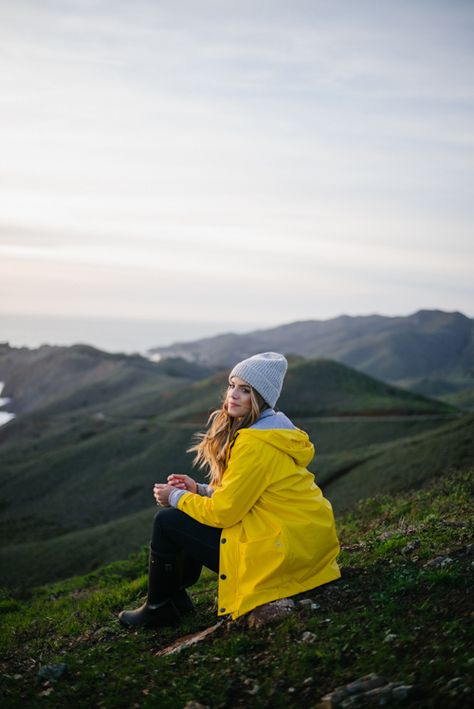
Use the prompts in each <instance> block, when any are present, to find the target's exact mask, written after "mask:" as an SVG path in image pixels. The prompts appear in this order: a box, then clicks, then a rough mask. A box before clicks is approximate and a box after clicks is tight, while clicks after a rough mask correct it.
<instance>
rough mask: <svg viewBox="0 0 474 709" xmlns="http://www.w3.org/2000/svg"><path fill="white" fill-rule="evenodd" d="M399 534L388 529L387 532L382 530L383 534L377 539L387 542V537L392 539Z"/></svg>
mask: <svg viewBox="0 0 474 709" xmlns="http://www.w3.org/2000/svg"><path fill="white" fill-rule="evenodd" d="M396 534H397V532H394V531H387V532H382V534H379V536H378V537H377V539H380V541H382V542H385V541H387V539H391V538H392V537H394V536H395V535H396Z"/></svg>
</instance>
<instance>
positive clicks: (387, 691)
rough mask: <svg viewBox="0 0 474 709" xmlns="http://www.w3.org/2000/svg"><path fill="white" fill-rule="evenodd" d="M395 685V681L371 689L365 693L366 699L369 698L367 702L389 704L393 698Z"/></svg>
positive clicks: (379, 704)
mask: <svg viewBox="0 0 474 709" xmlns="http://www.w3.org/2000/svg"><path fill="white" fill-rule="evenodd" d="M394 686H395V685H394V684H393V682H389V683H388V684H385V685H384V686H383V687H376V688H375V689H369V691H368V692H365V693H364V699H365V700H367V704H369V706H370V704H377V705H378V706H384V705H385V704H388V703H389V702H390V700H391V699H392V689H393V687H394Z"/></svg>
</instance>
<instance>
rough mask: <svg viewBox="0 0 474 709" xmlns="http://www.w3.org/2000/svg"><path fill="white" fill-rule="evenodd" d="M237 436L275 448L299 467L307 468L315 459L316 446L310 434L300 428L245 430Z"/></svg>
mask: <svg viewBox="0 0 474 709" xmlns="http://www.w3.org/2000/svg"><path fill="white" fill-rule="evenodd" d="M237 436H243V437H247V436H250V437H251V438H253V439H254V440H258V441H261V442H262V443H266V444H267V445H269V446H273V447H274V448H276V449H277V450H279V451H280V452H281V453H286V455H289V456H290V458H292V459H293V460H294V461H295V464H296V465H297V466H299V467H302V468H306V466H307V465H309V463H310V462H311V461H312V460H313V458H314V446H313V444H312V443H311V441H310V440H309V437H308V434H307V433H305V431H302V430H301V429H299V428H293V429H267V430H260V429H257V428H243V429H241V430H240V431H239V432H238V433H237Z"/></svg>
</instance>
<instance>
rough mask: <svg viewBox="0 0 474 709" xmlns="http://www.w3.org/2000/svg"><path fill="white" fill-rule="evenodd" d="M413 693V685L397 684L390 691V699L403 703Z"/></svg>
mask: <svg viewBox="0 0 474 709" xmlns="http://www.w3.org/2000/svg"><path fill="white" fill-rule="evenodd" d="M412 691H413V685H411V684H397V685H395V687H393V689H392V697H393V698H394V699H396V700H397V701H403V700H405V699H407V697H409V696H410V694H411V693H412Z"/></svg>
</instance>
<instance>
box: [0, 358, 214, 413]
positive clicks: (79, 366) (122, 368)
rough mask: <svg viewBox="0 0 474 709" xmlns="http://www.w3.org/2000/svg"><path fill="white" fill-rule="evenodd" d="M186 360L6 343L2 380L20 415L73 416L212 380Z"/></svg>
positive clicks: (0, 371) (1, 362)
mask: <svg viewBox="0 0 474 709" xmlns="http://www.w3.org/2000/svg"><path fill="white" fill-rule="evenodd" d="M209 373H210V370H209V369H208V368H207V369H206V368H202V367H199V366H198V365H196V364H193V363H188V362H185V361H184V360H175V359H170V360H167V361H164V362H159V363H155V362H151V361H150V360H148V359H145V358H144V357H141V356H140V355H124V354H110V353H108V352H102V351H101V350H98V349H96V348H94V347H90V346H88V345H74V346H72V347H51V346H49V345H44V346H43V347H40V348H38V349H36V350H29V349H27V348H25V347H24V348H19V349H18V348H11V347H9V346H8V345H4V344H2V345H0V381H4V382H5V391H4V395H5V396H9V397H11V398H12V404H11V406H12V409H13V411H14V412H15V413H16V414H24V413H27V412H31V411H35V410H38V409H41V410H42V413H43V415H45V414H48V415H49V414H53V413H58V412H69V413H70V412H71V411H74V410H77V409H88V408H91V407H93V408H95V410H97V407H100V406H103V405H107V404H108V405H110V403H111V402H119V404H120V405H124V404H126V403H127V402H134V401H136V400H137V399H139V398H141V397H142V396H143V395H149V394H150V393H152V392H154V393H155V395H156V393H157V392H160V391H162V390H165V389H172V388H174V387H176V386H179V385H181V386H182V385H184V384H186V383H189V382H192V381H194V380H196V379H200V378H203V377H205V376H208V375H209Z"/></svg>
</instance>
